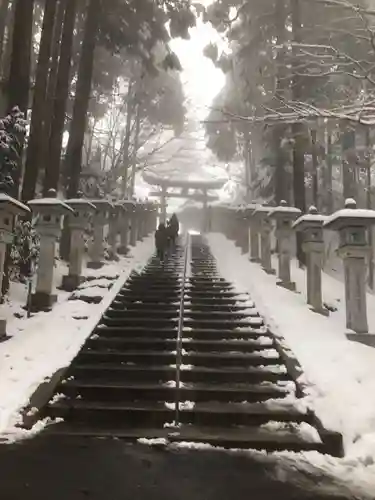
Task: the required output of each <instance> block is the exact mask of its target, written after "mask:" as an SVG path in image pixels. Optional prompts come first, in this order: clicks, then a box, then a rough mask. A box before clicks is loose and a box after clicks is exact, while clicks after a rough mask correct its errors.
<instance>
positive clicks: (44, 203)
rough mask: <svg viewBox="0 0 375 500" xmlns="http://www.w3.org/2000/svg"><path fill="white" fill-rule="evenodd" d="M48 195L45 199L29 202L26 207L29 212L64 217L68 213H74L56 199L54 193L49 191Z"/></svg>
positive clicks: (51, 190)
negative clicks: (28, 208)
mask: <svg viewBox="0 0 375 500" xmlns="http://www.w3.org/2000/svg"><path fill="white" fill-rule="evenodd" d="M48 195H49V196H47V197H45V198H36V199H34V200H30V201H29V202H28V205H29V206H30V207H31V210H32V211H33V212H35V213H38V214H42V215H44V214H53V215H65V214H69V213H74V210H73V208H71V207H70V206H69V205H68V204H67V203H66V202H65V201H62V200H59V199H58V198H56V191H55V190H54V189H50V190H49V191H48Z"/></svg>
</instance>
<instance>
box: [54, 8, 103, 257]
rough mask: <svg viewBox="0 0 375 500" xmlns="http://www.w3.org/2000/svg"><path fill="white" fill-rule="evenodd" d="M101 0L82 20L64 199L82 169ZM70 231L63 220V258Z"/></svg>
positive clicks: (70, 193) (73, 191) (75, 186)
mask: <svg viewBox="0 0 375 500" xmlns="http://www.w3.org/2000/svg"><path fill="white" fill-rule="evenodd" d="M101 7H102V1H101V0H89V4H88V7H87V15H86V20H85V28H84V35H83V41H82V48H81V56H80V60H79V67H78V77H77V84H76V94H75V98H74V105H73V117H72V121H71V124H70V129H69V140H68V145H67V148H66V157H65V166H66V172H67V188H66V196H67V198H73V197H75V196H77V192H78V190H79V179H80V176H81V168H82V147H83V141H84V137H85V128H86V120H87V111H88V108H89V102H90V92H91V83H92V75H93V70H94V55H95V46H96V36H97V31H98V26H99V20H100V15H101ZM69 252H70V231H69V226H68V224H67V223H64V231H63V237H62V239H61V245H60V253H61V257H62V258H63V259H65V260H67V259H68V258H69Z"/></svg>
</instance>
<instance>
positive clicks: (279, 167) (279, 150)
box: [272, 0, 289, 204]
mask: <svg viewBox="0 0 375 500" xmlns="http://www.w3.org/2000/svg"><path fill="white" fill-rule="evenodd" d="M275 5H276V9H275V25H276V32H277V45H278V47H279V48H278V51H277V56H276V59H277V75H276V92H275V97H276V100H277V101H279V102H278V103H277V104H278V107H279V108H280V109H282V108H283V107H284V100H285V92H286V88H287V87H288V81H287V77H286V71H285V69H286V66H285V50H286V49H285V41H286V22H287V9H286V5H285V1H284V0H277V1H276V4H275ZM285 130H286V128H285V125H275V126H274V128H273V134H272V136H273V137H272V144H273V151H274V167H275V182H274V186H275V188H274V189H275V201H276V203H277V204H280V202H281V200H288V198H289V196H288V188H287V174H286V171H285V163H286V155H285V153H284V149H283V147H282V140H283V138H284V134H285Z"/></svg>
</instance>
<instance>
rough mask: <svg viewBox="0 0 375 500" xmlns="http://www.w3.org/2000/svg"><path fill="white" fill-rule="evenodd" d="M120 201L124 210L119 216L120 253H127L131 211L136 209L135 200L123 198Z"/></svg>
mask: <svg viewBox="0 0 375 500" xmlns="http://www.w3.org/2000/svg"><path fill="white" fill-rule="evenodd" d="M119 203H121V205H122V211H121V214H120V218H119V226H120V227H119V232H120V246H119V248H118V253H119V254H120V255H126V254H127V252H128V245H129V230H130V219H131V213H132V212H133V210H134V202H133V201H131V200H121V201H120V202H119Z"/></svg>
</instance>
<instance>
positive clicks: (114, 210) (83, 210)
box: [0, 190, 158, 337]
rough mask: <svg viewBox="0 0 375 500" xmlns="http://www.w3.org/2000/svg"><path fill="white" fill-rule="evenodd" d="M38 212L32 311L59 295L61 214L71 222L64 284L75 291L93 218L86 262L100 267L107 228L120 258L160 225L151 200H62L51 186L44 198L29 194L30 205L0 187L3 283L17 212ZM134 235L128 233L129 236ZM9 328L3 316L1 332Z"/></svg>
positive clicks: (112, 250) (45, 306)
mask: <svg viewBox="0 0 375 500" xmlns="http://www.w3.org/2000/svg"><path fill="white" fill-rule="evenodd" d="M30 211H31V212H32V214H33V217H34V218H35V229H36V231H37V233H38V234H39V236H40V256H39V262H38V267H37V276H36V287H35V291H34V293H33V294H32V296H31V304H30V305H31V308H32V310H34V311H38V310H48V309H50V308H51V306H52V305H53V303H54V302H55V300H56V295H55V294H54V269H55V267H54V264H55V255H56V250H57V249H56V247H57V245H58V242H59V239H60V236H61V233H62V223H63V219H64V218H67V219H68V224H69V227H70V238H71V243H70V253H69V262H68V263H69V271H68V274H67V275H66V276H63V280H62V284H61V288H62V289H64V290H66V291H73V290H74V289H75V288H77V287H78V286H79V285H80V283H81V282H82V281H83V280H84V277H83V269H82V268H83V263H84V253H85V242H84V233H85V230H86V228H87V225H88V223H89V220H90V219H91V218H92V219H93V227H94V236H93V241H92V243H91V247H90V249H89V261H88V262H87V266H88V267H91V268H96V269H98V268H100V267H101V266H102V265H103V264H104V241H105V235H106V234H107V240H108V244H109V259H111V260H118V253H121V254H126V252H127V250H128V244H130V245H135V244H136V243H137V242H138V241H140V240H142V239H143V238H144V237H146V236H148V235H149V234H150V233H151V232H153V231H154V230H155V228H156V220H157V216H158V214H157V206H156V205H155V204H153V203H151V202H137V201H133V200H131V201H130V200H120V201H116V202H109V201H107V200H87V199H83V198H77V199H71V200H60V199H58V198H56V192H55V191H54V190H51V191H50V192H49V193H48V196H47V197H46V198H39V199H35V200H31V201H30V202H29V203H28V204H27V205H24V204H23V203H20V202H19V201H17V200H15V199H14V198H11V197H10V196H8V195H6V194H1V193H0V287H1V280H2V277H3V271H4V260H5V254H6V249H7V245H8V244H10V243H11V242H12V238H13V235H12V228H13V226H14V218H15V217H17V216H27V215H28V214H29V213H30ZM129 235H130V238H129ZM5 332H6V324H5V320H2V319H1V318H0V337H1V336H4V335H5Z"/></svg>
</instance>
